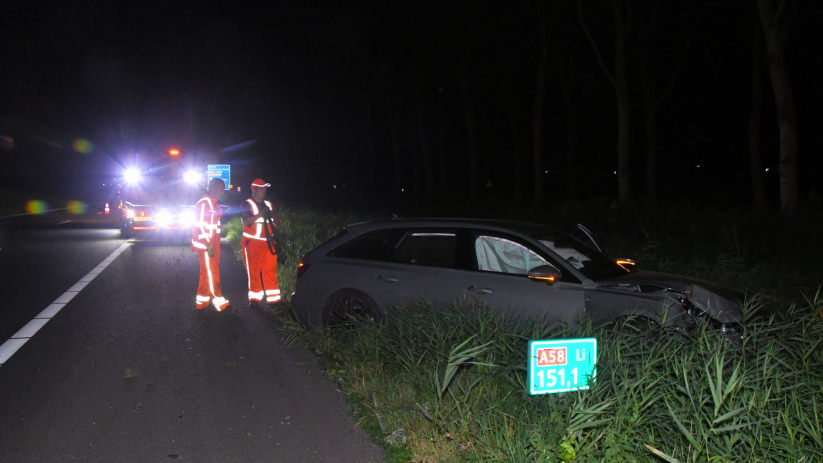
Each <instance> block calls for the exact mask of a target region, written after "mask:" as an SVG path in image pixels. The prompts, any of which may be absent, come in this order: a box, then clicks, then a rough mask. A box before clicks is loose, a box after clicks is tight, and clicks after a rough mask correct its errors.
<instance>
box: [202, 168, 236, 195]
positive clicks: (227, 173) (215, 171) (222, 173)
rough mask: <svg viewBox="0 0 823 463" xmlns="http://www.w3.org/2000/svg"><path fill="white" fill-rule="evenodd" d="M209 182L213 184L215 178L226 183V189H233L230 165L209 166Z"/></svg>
mask: <svg viewBox="0 0 823 463" xmlns="http://www.w3.org/2000/svg"><path fill="white" fill-rule="evenodd" d="M207 176H208V181H209V182H211V179H213V178H220V179H223V181H224V182H225V183H226V189H227V190H228V189H230V188H231V166H230V165H228V164H209V165H208V173H207Z"/></svg>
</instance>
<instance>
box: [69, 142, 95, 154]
mask: <svg viewBox="0 0 823 463" xmlns="http://www.w3.org/2000/svg"><path fill="white" fill-rule="evenodd" d="M71 147H72V148H74V150H75V151H77V152H78V153H83V154H89V153H91V152H92V151H94V143H92V142H90V141H88V140H85V139H83V138H77V139H75V140H74V141H73V142H72V143H71Z"/></svg>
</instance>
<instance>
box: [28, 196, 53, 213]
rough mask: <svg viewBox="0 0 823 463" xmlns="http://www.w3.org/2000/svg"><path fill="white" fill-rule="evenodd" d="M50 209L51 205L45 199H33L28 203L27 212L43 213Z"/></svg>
mask: <svg viewBox="0 0 823 463" xmlns="http://www.w3.org/2000/svg"><path fill="white" fill-rule="evenodd" d="M48 210H49V205H48V204H46V202H45V201H40V200H39V199H32V200H31V201H29V202H27V203H26V212H28V213H29V214H35V215H43V214H45V213H46V212H47V211H48Z"/></svg>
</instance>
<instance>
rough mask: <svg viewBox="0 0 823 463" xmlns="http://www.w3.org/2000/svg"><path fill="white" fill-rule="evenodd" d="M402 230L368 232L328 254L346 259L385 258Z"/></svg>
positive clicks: (401, 233) (401, 234)
mask: <svg viewBox="0 0 823 463" xmlns="http://www.w3.org/2000/svg"><path fill="white" fill-rule="evenodd" d="M404 232H405V230H403V229H402V228H391V229H388V230H377V231H373V232H369V233H366V234H364V235H363V236H359V237H357V238H355V239H353V240H352V241H349V242H348V243H346V244H344V245H342V246H340V247H339V248H337V249H335V250H333V251H332V252H330V253H329V255H330V256H334V257H344V258H348V259H363V260H386V256H387V255H388V254H389V253H390V252H391V250H392V248H393V247H394V245H395V243H397V240H399V239H400V237H401V236H403V233H404Z"/></svg>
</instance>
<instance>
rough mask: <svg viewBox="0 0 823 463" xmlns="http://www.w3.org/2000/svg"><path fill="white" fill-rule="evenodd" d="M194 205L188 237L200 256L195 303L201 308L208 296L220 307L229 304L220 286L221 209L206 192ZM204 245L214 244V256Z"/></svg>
mask: <svg viewBox="0 0 823 463" xmlns="http://www.w3.org/2000/svg"><path fill="white" fill-rule="evenodd" d="M206 205H208V209H207V207H206ZM198 208H199V209H200V217H199V220H198V221H197V222H195V223H194V225H193V226H192V241H191V246H192V251H197V254H198V258H199V260H200V284H199V286H198V288H197V296H196V297H195V304H196V306H197V308H198V309H204V308H206V307H207V306H208V304H209V300H211V301H212V304H213V305H214V307H215V308H216V309H217V310H218V311H220V310H223V309H225V308H226V306H228V305H229V301H228V300H227V299H226V298H224V297H223V295H222V292H221V289H220V268H219V267H220V215H221V212H222V210H221V208H220V205H218V204H217V200H216V199H214V198H212V197H211V196H209V195H205V196H203V198H201V199H200V201H198V202H197V205H195V210H197V209H198ZM215 232H217V233H215ZM208 246H213V247H214V257H210V256H209V254H208V252H207V249H208ZM204 270H205V271H204Z"/></svg>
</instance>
